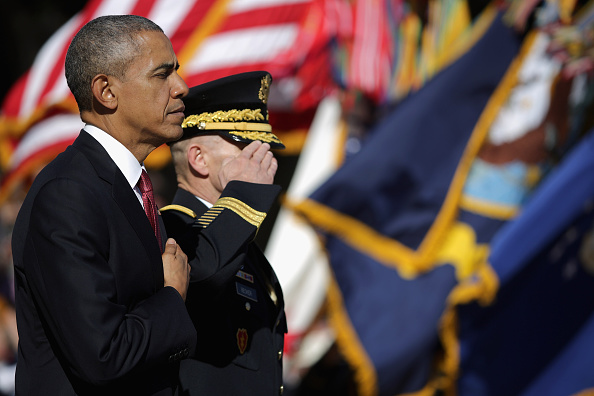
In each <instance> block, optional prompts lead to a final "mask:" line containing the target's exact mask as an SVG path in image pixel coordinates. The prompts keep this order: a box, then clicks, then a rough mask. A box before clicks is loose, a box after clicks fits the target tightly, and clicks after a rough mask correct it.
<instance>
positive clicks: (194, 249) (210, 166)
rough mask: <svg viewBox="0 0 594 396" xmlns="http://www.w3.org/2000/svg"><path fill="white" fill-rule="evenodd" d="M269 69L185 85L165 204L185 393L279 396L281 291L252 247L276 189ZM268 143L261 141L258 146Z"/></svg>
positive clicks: (283, 326) (282, 319) (283, 328)
mask: <svg viewBox="0 0 594 396" xmlns="http://www.w3.org/2000/svg"><path fill="white" fill-rule="evenodd" d="M270 83H271V77H270V75H269V74H268V73H267V72H250V73H242V74H238V75H233V76H229V77H225V78H222V79H219V80H215V81H212V82H209V83H206V84H202V85H199V86H197V87H194V88H191V89H190V93H189V94H188V96H187V97H186V98H184V102H185V104H186V119H185V120H184V123H183V124H182V126H183V127H184V135H183V138H182V139H181V140H180V141H177V142H174V143H172V144H171V152H172V157H173V163H174V165H175V169H176V173H177V181H178V186H179V188H178V190H177V193H176V195H175V197H174V199H173V205H170V206H167V207H165V208H162V210H161V213H162V217H163V220H164V222H165V226H166V228H167V232H168V233H169V234H170V235H171V236H173V237H175V238H176V240H177V241H178V242H179V244H180V246H181V247H182V249H183V250H184V252H185V253H186V254H187V255H188V259H189V261H190V265H191V267H192V269H191V275H190V287H189V289H188V299H187V300H186V305H187V306H188V311H189V312H190V315H191V317H192V320H193V321H194V324H195V326H196V330H197V332H198V344H197V348H196V351H195V353H194V354H192V355H191V358H190V359H187V360H184V361H183V362H182V363H181V367H180V379H181V387H182V394H183V395H257V396H265V395H278V394H281V393H282V390H283V385H282V356H283V344H284V334H285V333H286V331H287V324H286V319H285V315H284V301H283V296H282V291H281V287H280V285H279V282H278V280H277V278H276V276H275V274H274V271H273V269H272V267H271V266H270V264H269V263H268V261H267V260H266V258H265V257H264V254H263V253H262V251H261V250H260V249H259V248H258V247H257V246H256V244H255V243H254V242H253V240H254V237H255V236H256V233H257V231H258V228H259V227H260V225H261V224H262V221H263V220H264V218H265V217H266V212H267V211H268V210H269V209H270V207H271V205H272V204H273V203H274V200H275V199H276V197H277V195H278V193H279V191H280V187H279V186H275V185H273V184H272V183H273V180H274V175H275V173H276V170H277V168H278V164H277V162H276V159H275V158H274V156H273V154H272V152H271V151H270V148H271V146H272V147H274V148H284V146H283V144H282V143H281V142H280V140H279V139H278V138H277V137H276V136H275V135H273V134H272V133H271V127H270V124H269V123H268V111H267V105H266V102H267V100H268V89H269V87H270ZM262 141H263V142H265V143H262Z"/></svg>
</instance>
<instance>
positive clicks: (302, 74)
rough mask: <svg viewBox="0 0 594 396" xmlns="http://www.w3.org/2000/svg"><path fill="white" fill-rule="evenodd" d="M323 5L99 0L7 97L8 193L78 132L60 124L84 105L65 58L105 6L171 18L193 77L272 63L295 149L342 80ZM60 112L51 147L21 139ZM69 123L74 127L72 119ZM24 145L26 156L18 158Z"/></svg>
mask: <svg viewBox="0 0 594 396" xmlns="http://www.w3.org/2000/svg"><path fill="white" fill-rule="evenodd" d="M322 9H323V1H322V0H204V1H202V0H201V1H196V0H151V1H141V0H90V1H89V2H88V3H87V5H86V6H85V7H84V9H83V10H82V11H81V12H79V13H78V14H76V15H75V16H74V17H72V18H71V19H70V20H69V21H68V22H67V23H66V24H65V25H64V26H62V27H61V28H60V29H59V30H58V31H57V32H56V33H55V34H54V35H52V36H51V37H50V38H49V40H48V41H47V42H46V44H45V45H44V46H43V47H42V49H41V50H40V51H39V53H38V55H37V57H36V59H35V61H34V63H33V65H32V66H31V68H30V70H29V71H28V72H27V73H26V74H25V75H24V76H23V77H22V78H21V79H19V81H17V82H16V83H15V85H14V86H13V87H12V89H11V90H10V91H9V93H8V94H7V96H6V98H5V99H4V102H3V105H2V109H1V112H0V166H1V168H2V170H3V172H5V173H6V177H4V179H3V183H2V186H1V189H0V202H1V201H3V200H4V199H5V198H6V195H7V194H9V193H10V190H11V183H14V182H16V181H17V180H18V179H19V175H24V174H26V173H27V172H30V171H32V169H29V168H28V167H27V164H29V163H32V162H40V161H41V159H42V158H43V159H47V158H48V157H51V155H49V154H50V152H54V151H55V150H56V149H58V148H62V149H63V148H65V147H66V146H67V145H68V144H69V143H70V142H71V141H72V140H73V139H74V137H75V136H76V135H73V136H72V137H71V139H68V138H65V135H64V131H62V132H57V131H58V130H59V129H60V126H59V125H58V123H59V122H60V120H63V119H70V118H69V117H62V115H63V114H78V109H77V106H76V103H75V101H74V98H73V97H72V95H71V93H70V91H69V89H68V87H67V84H66V79H65V77H64V59H65V56H66V51H67V48H68V45H69V44H70V41H71V39H72V37H73V36H74V34H76V32H77V31H78V29H80V27H82V26H83V25H84V24H85V23H86V22H88V21H90V20H91V19H93V18H96V17H98V16H100V15H107V14H136V15H142V16H146V17H148V18H149V19H151V20H153V21H154V22H155V23H157V24H158V25H159V26H161V27H162V28H163V30H164V31H165V33H166V34H167V36H168V37H169V38H170V40H171V42H172V44H173V47H174V50H175V51H176V53H177V55H178V58H179V61H180V64H181V68H180V74H181V75H182V76H183V77H184V79H185V80H186V82H187V83H188V85H189V86H193V85H196V84H200V83H203V82H206V81H209V80H211V79H215V78H218V77H221V76H224V75H228V74H233V73H239V72H244V71H251V70H261V69H264V70H268V71H269V72H270V73H271V74H272V76H273V79H274V83H273V86H272V91H271V93H270V98H271V99H270V105H269V109H270V119H271V124H272V125H273V126H274V127H275V132H276V133H277V134H278V135H280V136H282V139H283V141H285V142H286V145H287V147H288V150H287V151H289V152H292V153H297V152H298V151H299V149H300V147H301V144H302V143H303V140H304V137H305V132H306V131H307V128H308V127H309V123H311V120H312V118H313V115H314V114H315V109H316V107H317V104H318V103H319V101H320V100H321V99H322V98H323V97H324V96H326V95H327V94H329V93H331V92H332V91H333V90H334V84H333V82H332V78H331V69H330V62H329V59H330V54H329V52H328V51H327V50H325V49H326V47H327V46H328V42H329V40H330V38H329V34H331V32H332V30H331V29H330V28H329V26H328V24H327V21H326V19H325V16H324V14H323V13H322V12H321V10H322ZM55 116H58V118H57V119H54V120H53V121H50V123H51V124H52V130H48V131H47V132H46V133H45V135H46V136H44V142H45V144H46V145H47V147H48V151H44V147H43V146H40V145H38V144H35V145H34V146H35V150H32V151H27V147H30V146H29V145H25V147H18V146H19V145H20V143H21V139H24V137H25V135H26V134H28V132H29V131H31V130H33V129H34V128H35V129H38V130H39V129H41V128H42V127H43V125H44V124H43V123H45V122H46V121H47V120H49V119H50V118H53V117H55ZM79 125H80V127H82V122H80V121H79ZM63 129H64V130H68V131H70V130H71V129H72V123H70V122H68V123H66V124H64V125H63ZM78 130H80V128H78ZM54 131H55V132H54ZM283 132H284V133H285V134H286V136H285V135H283ZM52 137H55V140H52ZM23 142H24V140H23ZM16 151H19V153H20V154H19V157H18V158H13V154H14V153H15V152H16ZM58 151H61V150H58ZM164 158H165V159H164ZM167 158H168V150H166V149H163V150H161V149H158V150H156V151H155V152H154V153H153V154H151V156H149V158H148V159H147V165H149V166H150V165H151V164H155V165H157V166H158V165H159V164H163V163H164V161H166V160H167Z"/></svg>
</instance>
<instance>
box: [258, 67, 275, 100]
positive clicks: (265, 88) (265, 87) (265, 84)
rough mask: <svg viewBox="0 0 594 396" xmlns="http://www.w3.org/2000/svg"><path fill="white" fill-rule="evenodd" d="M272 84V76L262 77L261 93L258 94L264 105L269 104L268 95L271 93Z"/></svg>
mask: <svg viewBox="0 0 594 396" xmlns="http://www.w3.org/2000/svg"><path fill="white" fill-rule="evenodd" d="M271 83H272V79H271V78H270V74H267V75H265V76H264V77H262V81H261V86H260V92H258V97H259V98H260V100H261V101H262V103H266V102H268V93H269V92H270V84H271Z"/></svg>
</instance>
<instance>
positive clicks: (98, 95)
mask: <svg viewBox="0 0 594 396" xmlns="http://www.w3.org/2000/svg"><path fill="white" fill-rule="evenodd" d="M114 83H116V80H115V79H114V78H112V77H108V76H106V75H105V74H97V75H96V76H95V77H94V78H93V80H92V81H91V91H92V92H93V99H94V100H95V101H96V102H97V103H99V104H100V105H101V106H103V107H105V108H108V109H110V110H115V109H116V108H117V106H118V100H117V96H116V89H114V88H115V86H114Z"/></svg>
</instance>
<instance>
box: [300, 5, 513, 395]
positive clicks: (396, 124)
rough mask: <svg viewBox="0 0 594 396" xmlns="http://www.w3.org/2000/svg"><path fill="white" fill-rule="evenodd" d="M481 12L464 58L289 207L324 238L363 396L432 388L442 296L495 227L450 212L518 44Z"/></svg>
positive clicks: (335, 312) (508, 79)
mask: <svg viewBox="0 0 594 396" xmlns="http://www.w3.org/2000/svg"><path fill="white" fill-rule="evenodd" d="M489 15H490V20H489V21H490V23H488V24H487V25H486V26H487V28H488V29H487V30H486V31H481V30H477V31H475V34H477V35H478V36H479V37H480V38H479V39H478V41H476V44H475V45H474V46H473V47H472V48H471V49H469V50H468V52H466V53H465V54H463V55H462V56H461V57H460V58H458V59H457V60H455V61H454V62H453V63H452V64H451V65H450V66H448V67H446V68H445V69H443V70H441V71H440V72H439V73H438V74H436V75H435V76H434V77H433V78H432V79H431V80H430V81H429V82H427V84H426V85H424V86H423V87H422V88H421V89H420V90H419V91H418V92H416V93H415V94H413V95H412V96H410V97H409V98H407V99H406V100H405V101H403V102H402V103H400V104H399V105H398V107H396V108H395V110H393V112H392V113H391V114H389V115H388V116H387V117H386V118H385V119H384V120H383V121H381V122H380V123H379V124H378V125H377V126H376V127H375V128H373V129H372V130H371V131H370V133H369V137H368V138H367V140H366V142H365V144H364V146H363V147H362V149H361V151H360V152H359V153H357V154H355V155H353V156H352V157H350V159H348V160H347V161H346V163H344V165H343V166H342V167H341V168H340V169H338V171H337V172H336V173H335V174H334V175H333V176H332V177H331V178H330V179H329V180H328V181H326V182H325V183H324V184H323V185H322V186H321V187H320V188H319V189H318V190H317V191H315V192H314V193H313V194H312V195H311V196H310V199H309V200H306V201H304V202H302V203H300V204H299V205H298V206H297V210H298V211H299V212H300V213H301V214H302V215H303V216H304V217H305V218H306V219H307V220H308V221H309V222H310V223H311V224H312V225H313V226H314V227H315V228H316V229H317V230H318V231H319V232H320V233H321V234H322V237H323V240H324V246H325V248H326V250H327V252H328V255H329V260H330V264H331V267H332V274H333V279H332V281H331V288H330V293H329V303H330V306H331V318H332V321H333V323H334V325H335V326H334V327H335V329H336V332H337V342H338V345H339V347H340V348H341V350H342V351H343V353H344V355H345V357H346V359H347V360H348V361H349V363H350V364H351V366H352V367H353V369H354V370H355V377H356V381H357V383H358V387H359V389H358V390H359V394H360V395H376V394H380V395H395V394H400V393H405V392H416V391H420V390H421V389H423V388H424V387H425V386H426V385H427V386H432V387H433V389H435V388H437V387H438V385H436V384H428V381H429V380H430V379H431V378H433V377H434V376H435V374H436V372H435V370H436V367H435V360H436V357H437V356H438V355H439V352H440V350H441V346H440V342H439V334H438V330H439V320H440V317H441V315H442V314H443V312H444V309H445V307H446V303H445V301H446V298H447V296H448V294H449V293H450V291H451V289H452V288H453V287H454V286H455V285H456V284H457V282H458V281H459V280H460V279H462V278H464V277H465V276H469V274H472V272H473V270H474V268H472V263H474V262H475V261H476V260H475V259H476V258H481V257H482V258H484V257H486V254H487V252H488V249H486V247H485V243H486V242H488V241H489V240H490V238H491V236H492V234H493V232H494V230H496V229H497V227H498V226H499V225H500V224H501V221H500V220H498V219H491V218H486V217H481V216H476V215H473V214H471V213H463V212H460V211H459V207H458V204H459V200H460V196H461V194H462V188H463V186H464V181H465V178H466V175H467V174H468V172H469V168H470V165H471V163H472V161H473V160H474V158H475V157H476V154H477V152H478V150H479V148H480V145H481V143H482V142H483V140H484V138H485V136H486V133H487V129H488V127H489V125H490V124H491V123H492V122H493V119H494V118H495V115H496V113H497V109H498V108H499V106H501V104H502V103H503V102H504V101H505V99H506V95H507V94H508V93H509V91H510V88H511V86H512V83H513V79H514V78H515V77H514V76H515V67H514V66H513V63H512V60H513V59H514V58H515V56H516V55H517V53H518V50H519V48H520V44H521V41H522V39H521V37H519V36H517V35H516V34H515V33H514V32H513V31H512V30H511V29H509V28H508V27H507V26H505V25H504V24H503V23H502V21H501V18H500V16H499V15H495V12H494V10H492V9H491V10H490V14H489ZM477 26H478V25H477ZM481 27H482V25H481ZM510 65H512V66H511V67H510ZM508 69H509V70H508ZM506 72H507V73H506ZM440 369H441V367H440Z"/></svg>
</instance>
